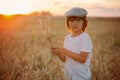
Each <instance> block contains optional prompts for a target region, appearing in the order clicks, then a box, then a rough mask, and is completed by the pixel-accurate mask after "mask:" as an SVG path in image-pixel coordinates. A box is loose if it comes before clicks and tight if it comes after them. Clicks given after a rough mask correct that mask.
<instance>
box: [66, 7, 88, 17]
mask: <svg viewBox="0 0 120 80" xmlns="http://www.w3.org/2000/svg"><path fill="white" fill-rule="evenodd" d="M87 14H88V13H87V11H86V10H85V9H83V8H79V7H74V8H71V9H70V10H68V11H67V12H66V13H65V16H66V17H70V16H77V17H83V16H86V15H87Z"/></svg>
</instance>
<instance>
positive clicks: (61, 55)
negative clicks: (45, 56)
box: [57, 54, 66, 62]
mask: <svg viewBox="0 0 120 80" xmlns="http://www.w3.org/2000/svg"><path fill="white" fill-rule="evenodd" d="M57 56H58V57H59V58H60V60H61V61H63V62H65V60H66V57H65V55H64V54H57Z"/></svg>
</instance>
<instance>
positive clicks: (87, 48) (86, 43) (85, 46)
mask: <svg viewBox="0 0 120 80" xmlns="http://www.w3.org/2000/svg"><path fill="white" fill-rule="evenodd" d="M80 49H81V50H80V51H83V52H91V51H92V42H91V39H90V38H89V37H87V38H83V39H82V41H81V48H80Z"/></svg>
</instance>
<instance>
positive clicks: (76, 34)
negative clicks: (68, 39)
mask: <svg viewBox="0 0 120 80" xmlns="http://www.w3.org/2000/svg"><path fill="white" fill-rule="evenodd" d="M83 32H84V31H79V32H77V33H72V35H71V36H72V37H76V36H78V35H80V34H82V33H83Z"/></svg>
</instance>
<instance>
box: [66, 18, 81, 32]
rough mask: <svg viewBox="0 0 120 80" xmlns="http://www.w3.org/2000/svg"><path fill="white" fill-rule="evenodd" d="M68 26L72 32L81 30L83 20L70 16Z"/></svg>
mask: <svg viewBox="0 0 120 80" xmlns="http://www.w3.org/2000/svg"><path fill="white" fill-rule="evenodd" d="M68 20H69V27H70V30H71V31H72V33H76V32H81V31H82V26H83V21H82V20H81V18H80V17H70V18H69V19H68Z"/></svg>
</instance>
